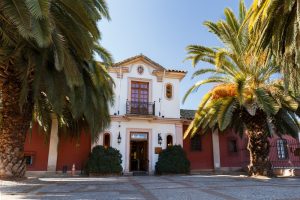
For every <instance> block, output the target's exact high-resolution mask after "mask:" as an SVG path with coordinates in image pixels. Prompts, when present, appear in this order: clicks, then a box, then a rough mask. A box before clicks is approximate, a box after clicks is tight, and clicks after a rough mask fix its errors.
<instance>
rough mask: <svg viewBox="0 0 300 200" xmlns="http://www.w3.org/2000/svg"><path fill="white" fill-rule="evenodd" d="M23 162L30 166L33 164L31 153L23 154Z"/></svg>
mask: <svg viewBox="0 0 300 200" xmlns="http://www.w3.org/2000/svg"><path fill="white" fill-rule="evenodd" d="M24 159H25V162H26V165H27V166H32V164H33V155H25V156H24Z"/></svg>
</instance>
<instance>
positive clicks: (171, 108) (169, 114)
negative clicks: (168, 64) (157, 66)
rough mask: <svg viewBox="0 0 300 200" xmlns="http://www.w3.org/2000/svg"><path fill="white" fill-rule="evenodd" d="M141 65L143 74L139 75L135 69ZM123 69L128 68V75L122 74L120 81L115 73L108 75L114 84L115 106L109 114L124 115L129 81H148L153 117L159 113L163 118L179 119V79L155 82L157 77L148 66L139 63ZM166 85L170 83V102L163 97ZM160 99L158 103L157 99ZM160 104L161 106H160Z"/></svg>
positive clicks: (128, 92)
mask: <svg viewBox="0 0 300 200" xmlns="http://www.w3.org/2000/svg"><path fill="white" fill-rule="evenodd" d="M139 65H142V66H143V67H144V73H143V74H139V73H138V72H137V67H138V66H139ZM123 67H128V68H129V73H123V77H122V78H121V79H120V78H118V77H117V73H110V75H111V76H112V78H113V80H114V82H115V84H116V85H115V88H114V92H115V100H116V101H115V105H114V106H113V107H111V109H110V114H111V115H114V114H115V113H116V114H117V115H118V111H119V115H124V114H126V100H127V99H128V97H129V96H130V88H129V87H130V86H129V81H130V80H131V79H134V80H139V79H140V81H143V80H144V81H145V80H147V81H149V82H150V88H149V89H150V90H151V91H149V93H150V98H149V101H150V102H154V101H155V115H156V116H159V112H161V116H164V117H165V118H180V97H179V93H180V91H179V82H180V81H179V79H171V78H164V79H163V80H162V82H158V81H157V77H156V76H154V75H152V71H153V70H154V68H152V67H151V66H150V65H147V64H146V63H144V62H142V61H139V62H137V63H135V64H132V65H127V66H123ZM167 83H171V84H172V85H173V97H172V99H171V100H168V99H167V98H166V96H165V86H166V84H167ZM160 98H161V99H162V101H161V102H159V99H160ZM160 104H161V105H160Z"/></svg>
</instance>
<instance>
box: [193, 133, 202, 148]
mask: <svg viewBox="0 0 300 200" xmlns="http://www.w3.org/2000/svg"><path fill="white" fill-rule="evenodd" d="M191 150H192V151H201V150H202V145H201V137H200V135H199V134H196V135H194V136H193V137H192V138H191Z"/></svg>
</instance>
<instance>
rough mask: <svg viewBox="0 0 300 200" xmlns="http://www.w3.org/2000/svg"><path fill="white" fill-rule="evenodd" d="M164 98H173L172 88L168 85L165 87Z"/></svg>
mask: <svg viewBox="0 0 300 200" xmlns="http://www.w3.org/2000/svg"><path fill="white" fill-rule="evenodd" d="M166 97H167V99H172V97H173V86H172V84H170V83H168V84H167V85H166Z"/></svg>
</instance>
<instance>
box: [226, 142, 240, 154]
mask: <svg viewBox="0 0 300 200" xmlns="http://www.w3.org/2000/svg"><path fill="white" fill-rule="evenodd" d="M228 149H229V152H230V153H237V152H238V148H237V142H236V139H231V140H229V143H228Z"/></svg>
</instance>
